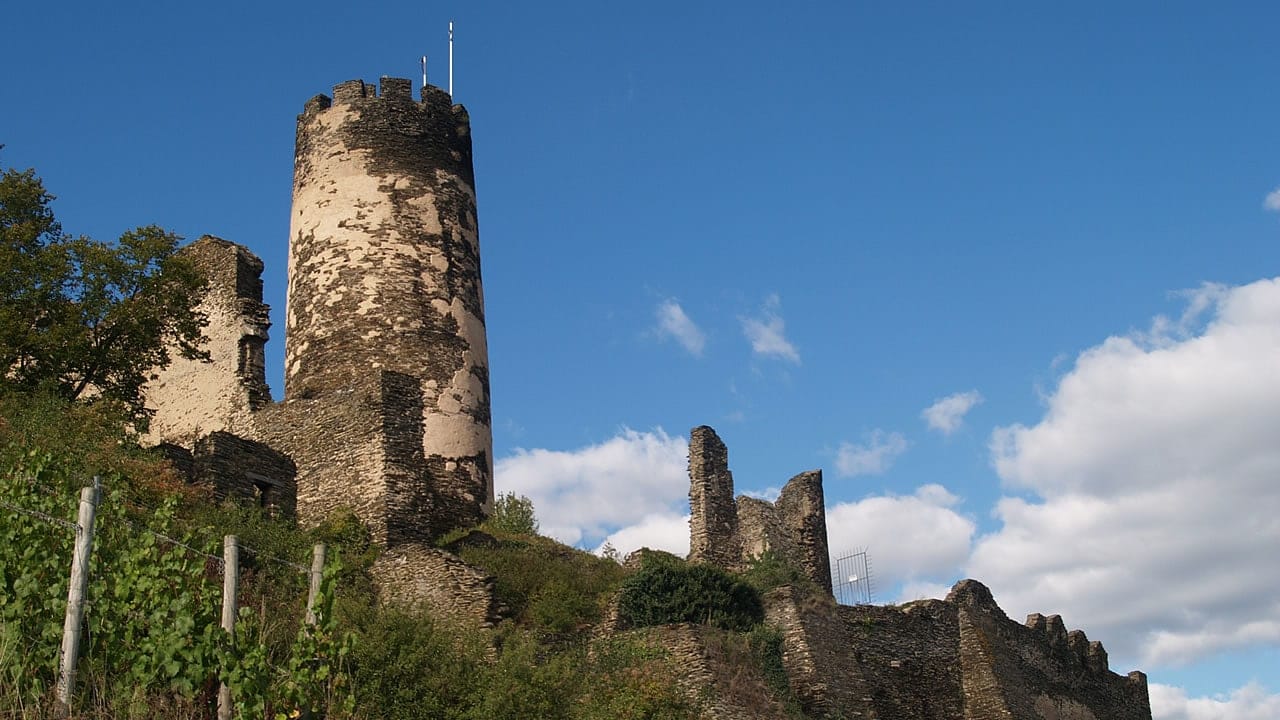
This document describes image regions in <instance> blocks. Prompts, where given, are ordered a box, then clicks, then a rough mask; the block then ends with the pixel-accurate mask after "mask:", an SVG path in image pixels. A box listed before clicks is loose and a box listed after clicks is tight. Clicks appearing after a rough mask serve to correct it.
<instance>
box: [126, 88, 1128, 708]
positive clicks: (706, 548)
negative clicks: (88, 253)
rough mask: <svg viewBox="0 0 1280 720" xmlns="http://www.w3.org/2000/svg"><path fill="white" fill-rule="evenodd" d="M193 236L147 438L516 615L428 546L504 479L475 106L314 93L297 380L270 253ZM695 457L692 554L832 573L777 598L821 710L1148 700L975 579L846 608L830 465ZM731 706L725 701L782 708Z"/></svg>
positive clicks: (405, 588) (387, 561)
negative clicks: (771, 472) (495, 411)
mask: <svg viewBox="0 0 1280 720" xmlns="http://www.w3.org/2000/svg"><path fill="white" fill-rule="evenodd" d="M182 252H184V253H185V254H187V256H188V257H190V258H191V259H192V260H193V261H194V262H195V263H196V265H197V266H199V268H200V269H201V270H202V271H203V272H204V274H205V275H206V277H207V278H208V281H209V285H208V290H207V292H206V296H205V298H204V301H203V303H202V305H201V310H202V311H203V312H204V313H206V314H207V316H208V317H209V321H210V322H209V325H208V328H207V329H206V334H207V336H208V342H207V344H206V345H205V349H207V350H208V351H209V353H210V356H211V360H210V361H209V362H201V361H194V360H187V359H182V358H178V359H175V360H174V362H173V364H172V365H170V366H169V367H168V368H166V369H165V370H163V371H161V372H158V373H157V374H156V375H155V377H154V378H153V380H152V382H151V383H150V384H149V385H148V387H147V389H146V394H147V398H148V405H149V406H150V407H152V408H153V409H154V410H155V416H154V418H153V420H152V423H151V427H150V430H149V432H148V436H147V439H148V440H149V441H150V442H151V443H152V444H154V445H157V446H158V447H159V448H160V450H161V451H163V452H164V453H165V454H166V455H167V456H168V457H170V458H171V459H173V461H174V462H175V465H176V466H177V467H178V468H179V469H180V470H182V471H183V472H185V473H186V474H187V476H188V477H189V478H191V479H192V480H193V481H194V482H198V483H202V484H205V485H208V486H209V487H211V488H212V489H213V491H214V494H215V496H216V497H218V498H238V499H244V500H250V501H253V502H257V503H259V504H260V505H262V506H264V507H266V508H268V509H270V510H271V511H273V512H277V513H280V514H284V515H295V514H296V516H297V518H298V519H299V520H300V521H301V522H302V523H303V524H304V525H310V524H315V523H318V522H320V521H321V520H323V519H324V518H325V517H326V516H327V515H328V514H329V513H330V512H332V511H334V510H336V509H338V508H340V507H347V508H351V509H352V510H354V511H355V513H356V514H357V515H358V516H359V517H360V519H361V520H362V521H363V522H364V523H366V524H367V525H368V527H369V528H370V531H371V533H372V535H373V538H374V540H375V541H376V542H378V543H380V544H381V545H382V546H383V547H384V548H385V550H386V551H385V552H384V553H383V554H382V556H381V557H380V558H379V560H378V561H377V563H376V564H375V566H374V568H373V571H374V574H375V577H376V578H377V579H378V582H379V584H380V587H381V588H382V590H383V594H384V598H386V599H388V600H390V601H391V602H398V603H405V604H414V603H423V604H425V605H426V606H427V607H428V608H429V609H431V610H432V611H433V612H435V613H438V614H446V615H453V616H455V617H457V618H459V619H462V620H469V621H473V622H476V623H478V624H481V625H492V624H494V623H496V622H499V621H500V620H501V618H502V617H503V613H504V608H503V607H502V606H501V605H500V603H498V601H497V595H496V593H495V592H494V588H493V579H492V578H490V577H488V576H487V575H486V574H485V573H483V572H482V571H479V570H477V569H476V568H472V567H470V566H468V565H466V564H465V563H464V562H462V561H461V560H460V559H459V558H458V557H457V556H454V555H451V554H450V553H447V552H445V551H443V550H440V549H437V548H434V547H431V545H430V543H431V542H432V541H433V540H435V539H436V538H438V537H440V536H441V535H443V534H445V533H447V532H449V531H451V530H453V529H456V528H460V527H468V526H472V525H475V524H477V523H478V522H479V521H480V520H481V519H483V517H484V516H485V514H486V513H487V512H488V510H489V509H490V508H491V506H492V502H493V492H494V490H493V457H492V455H493V451H492V445H493V441H492V433H491V426H490V410H489V374H488V350H487V344H486V339H485V324H484V299H483V291H482V288H481V282H480V255H479V239H478V233H477V222H476V200H475V183H474V177H473V171H472V161H471V135H470V122H469V118H468V116H467V112H466V110H465V109H464V108H463V107H462V106H461V105H455V104H453V103H452V99H451V98H450V97H449V95H448V94H447V93H445V92H444V91H443V90H440V89H439V88H435V87H430V86H428V87H425V88H423V89H422V92H421V96H420V99H418V100H414V99H412V97H411V88H410V83H409V81H408V80H401V79H395V78H383V79H382V81H381V87H380V88H375V87H374V86H372V85H369V84H366V83H364V82H363V81H360V80H353V81H350V82H345V83H342V84H340V85H337V86H336V87H335V88H334V91H333V96H332V98H330V97H327V96H324V95H318V96H316V97H314V98H312V99H311V100H309V101H308V102H307V103H306V104H305V106H304V109H303V112H302V114H301V115H300V116H299V118H298V131H297V145H296V152H295V168H294V191H293V207H292V212H291V223H290V245H289V273H288V277H289V279H288V299H287V312H286V318H287V319H286V323H285V344H286V349H285V363H286V367H285V388H284V398H283V400H282V401H280V402H272V400H271V394H270V390H269V388H268V387H267V382H266V376H265V362H264V356H263V348H264V345H265V343H266V340H267V330H268V328H269V325H270V323H269V320H268V308H267V306H266V305H265V304H263V298H262V281H261V273H262V269H263V266H262V262H261V261H260V260H259V259H258V258H257V257H255V256H254V255H253V254H252V253H250V252H249V251H248V250H247V249H245V248H244V247H242V246H240V245H236V244H234V243H231V242H227V241H225V240H221V239H218V238H213V237H208V236H206V237H203V238H200V239H199V240H197V241H196V242H194V243H192V244H191V245H189V246H188V247H186V248H184V249H183V251H182ZM689 473H690V492H689V500H690V506H691V521H690V554H689V560H690V561H691V562H703V563H709V564H712V565H716V566H719V567H722V568H726V569H729V570H743V569H745V568H747V567H748V566H749V565H750V564H751V562H752V561H753V560H754V559H756V558H759V557H762V556H766V555H771V556H773V557H776V558H778V559H781V560H782V561H784V562H787V563H789V564H790V565H792V566H793V567H794V568H796V569H797V570H798V571H799V572H800V573H801V574H802V575H803V576H804V577H805V578H807V579H808V580H809V581H811V582H812V586H811V587H816V588H818V591H817V593H816V594H814V593H812V592H811V591H809V590H806V589H805V588H799V587H794V586H783V587H780V588H776V589H774V590H772V591H770V592H769V593H767V594H766V595H765V597H764V604H765V608H766V614H767V617H768V620H769V622H770V623H771V624H773V625H774V626H776V627H777V628H779V629H780V630H781V633H782V663H783V668H784V670H785V672H786V675H787V678H788V681H789V684H790V687H791V689H792V691H793V692H794V693H795V695H796V697H797V698H798V699H799V701H800V702H801V704H802V705H803V707H804V709H805V710H806V711H808V712H810V713H812V714H814V715H816V716H821V717H844V718H868V719H871V718H875V719H877V720H892V719H897V718H901V719H904V720H905V719H907V718H931V719H932V718H936V719H938V720H986V719H988V718H990V719H993V720H994V719H997V718H999V719H1005V718H1012V719H1020V718H1042V719H1044V720H1149V718H1150V715H1151V711H1150V705H1149V701H1148V697H1147V686H1146V676H1145V675H1143V674H1142V673H1140V672H1133V673H1130V674H1129V675H1128V676H1127V677H1123V676H1120V675H1117V674H1115V673H1113V672H1111V671H1110V670H1109V669H1108V667H1107V654H1106V651H1105V649H1103V647H1102V645H1101V643H1098V642H1090V641H1088V639H1087V638H1086V637H1085V635H1084V633H1082V632H1080V631H1078V630H1076V631H1071V632H1067V631H1066V629H1065V626H1064V625H1063V623H1062V621H1061V618H1059V617H1058V616H1056V615H1055V616H1049V617H1044V616H1041V615H1032V616H1030V617H1029V618H1028V620H1027V623H1026V624H1025V625H1023V624H1019V623H1016V622H1014V621H1011V620H1010V619H1009V618H1007V617H1006V616H1005V615H1004V613H1003V612H1002V611H1001V610H1000V608H999V607H998V606H997V605H996V604H995V601H994V599H992V597H991V594H990V592H989V591H988V590H987V589H986V588H985V587H983V586H982V585H980V584H979V583H976V582H974V581H970V580H966V581H962V582H961V583H958V584H957V585H956V586H955V587H954V588H953V589H952V591H951V593H950V594H949V595H948V597H947V598H946V599H945V600H925V601H919V602H915V603H908V604H906V605H903V606H901V607H875V606H855V607H844V606H838V605H836V604H835V603H834V601H833V600H832V598H831V597H830V594H831V587H832V582H831V568H830V559H829V552H828V545H827V528H826V511H825V500H824V496H823V488H822V472H821V471H820V470H812V471H808V472H803V473H800V474H799V475H796V476H795V477H793V478H792V479H791V480H790V481H789V482H787V483H786V485H785V486H784V487H783V489H782V490H781V492H780V493H779V496H778V498H777V500H776V501H775V502H772V503H771V502H766V501H764V500H759V499H756V498H751V497H746V496H739V497H737V498H736V499H735V497H734V488H733V475H732V473H731V471H730V469H729V456H728V449H727V448H726V447H725V444H724V442H722V441H721V439H720V438H719V437H718V436H717V435H716V433H715V431H714V430H712V429H711V428H710V427H706V426H700V427H697V428H694V429H693V431H692V433H691V437H690V442H689ZM806 593H809V594H806ZM657 630H658V631H659V632H657V633H656V635H657V636H660V637H665V638H666V640H664V642H665V647H667V648H668V649H669V650H670V651H671V654H672V657H673V658H674V660H675V661H676V662H677V663H680V664H681V665H682V666H683V667H685V669H686V670H687V671H688V675H689V677H691V678H695V679H697V678H702V679H703V680H702V681H705V682H710V680H707V678H708V677H710V676H711V675H712V674H713V673H711V669H710V655H709V653H708V652H707V647H706V645H705V643H704V639H703V635H704V632H703V630H699V629H697V628H688V627H683V626H669V627H667V628H659V629H657ZM704 630H705V629H704ZM702 681H700V682H702ZM722 705H723V706H724V707H723V708H722V709H720V710H715V711H712V712H710V713H709V717H723V718H732V717H774V716H775V715H771V714H769V713H767V712H764V710H763V709H762V708H741V709H740V711H739V710H734V709H732V708H731V706H733V703H732V702H727V703H722ZM762 712H763V713H764V714H761V713H762ZM779 713H781V710H779ZM776 716H777V717H781V716H782V715H781V714H778V715H776Z"/></svg>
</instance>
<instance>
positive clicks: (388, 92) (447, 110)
mask: <svg viewBox="0 0 1280 720" xmlns="http://www.w3.org/2000/svg"><path fill="white" fill-rule="evenodd" d="M379 100H383V101H388V102H414V100H413V81H411V80H409V79H408V78H393V77H385V76H384V77H383V78H381V79H380V80H379V83H378V85H375V84H373V83H367V82H365V81H363V80H347V81H346V82H341V83H338V84H337V85H334V86H333V95H332V97H330V96H328V95H324V94H320V95H315V96H313V97H312V98H311V99H310V100H307V102H306V103H305V104H304V105H303V106H302V114H303V115H304V116H305V115H311V114H313V113H317V112H320V111H323V110H328V109H329V108H331V107H333V106H334V105H349V104H353V103H362V102H368V101H379ZM417 104H418V105H419V106H420V107H424V108H426V109H427V110H428V111H429V112H430V114H431V115H433V116H440V117H443V116H448V115H452V116H453V117H454V118H456V119H457V120H459V122H462V123H467V124H470V115H469V114H468V113H467V110H466V108H465V107H463V106H462V105H461V104H456V103H454V102H453V97H452V96H451V95H449V93H448V92H447V91H446V90H444V89H442V88H438V87H436V86H435V85H430V84H428V85H426V86H424V87H423V88H422V89H420V90H419V91H418V100H417Z"/></svg>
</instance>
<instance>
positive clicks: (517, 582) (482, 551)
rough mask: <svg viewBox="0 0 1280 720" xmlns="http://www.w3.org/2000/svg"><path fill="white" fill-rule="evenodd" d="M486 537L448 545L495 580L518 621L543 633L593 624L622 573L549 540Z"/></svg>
mask: <svg viewBox="0 0 1280 720" xmlns="http://www.w3.org/2000/svg"><path fill="white" fill-rule="evenodd" d="M476 535H477V536H479V534H476ZM485 537H487V536H485ZM490 539H492V542H483V543H466V542H459V543H457V544H455V545H453V546H451V547H453V548H454V551H455V552H457V554H458V555H459V556H460V557H461V558H462V559H463V560H465V561H466V562H468V563H470V564H472V565H475V566H477V567H480V568H483V569H484V570H486V571H488V572H489V573H492V574H493V575H494V576H495V577H496V578H497V583H496V589H497V592H498V598H499V599H500V600H501V601H502V603H503V604H504V605H506V606H507V608H508V609H509V610H510V611H511V615H512V617H514V618H515V620H516V622H517V623H518V624H520V625H522V626H524V627H528V628H531V629H534V630H536V631H538V632H540V633H541V634H544V635H565V634H573V633H577V632H580V631H583V630H585V629H586V628H588V627H589V626H590V625H591V624H593V623H595V622H597V621H598V620H599V619H600V616H601V614H602V613H603V611H604V607H605V603H606V602H607V601H608V598H609V597H610V595H612V593H613V591H614V590H615V589H616V588H617V587H618V584H619V582H620V581H621V579H622V576H623V575H624V573H625V572H626V571H625V570H624V569H623V568H622V567H621V566H620V565H618V564H617V563H616V562H613V561H612V560H606V559H604V558H599V557H596V556H595V555H592V554H590V553H587V552H583V551H581V550H575V549H573V548H571V547H567V546H565V545H561V544H560V543H558V542H556V541H554V540H552V539H550V538H544V537H527V536H505V537H501V538H490Z"/></svg>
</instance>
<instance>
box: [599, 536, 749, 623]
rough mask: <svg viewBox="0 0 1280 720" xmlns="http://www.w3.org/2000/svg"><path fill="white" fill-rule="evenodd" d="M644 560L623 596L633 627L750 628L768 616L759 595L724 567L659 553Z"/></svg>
mask: <svg viewBox="0 0 1280 720" xmlns="http://www.w3.org/2000/svg"><path fill="white" fill-rule="evenodd" d="M641 563H642V564H641V566H640V570H639V571H638V572H636V574H634V575H632V576H631V577H629V578H627V579H626V581H625V582H624V583H623V584H622V593H621V595H619V597H618V616H619V618H620V619H621V620H622V621H623V622H625V623H626V624H627V625H630V626H631V627H648V626H650V625H666V624H668V623H680V622H689V623H703V624H707V625H715V626H717V627H721V628H724V629H726V630H749V629H751V628H752V627H754V626H755V625H757V624H759V623H760V622H762V621H763V620H764V605H763V604H762V602H761V600H760V593H759V592H757V591H756V589H755V588H753V587H751V586H750V585H748V584H747V583H745V582H743V581H741V580H738V579H736V578H734V577H733V576H732V575H730V574H729V573H727V572H725V571H724V570H721V569H720V568H717V567H713V566H711V565H700V564H692V565H691V564H686V563H684V562H682V561H680V560H678V559H671V558H668V557H664V556H662V555H659V554H657V553H646V554H645V555H644V556H643V560H642V561H641Z"/></svg>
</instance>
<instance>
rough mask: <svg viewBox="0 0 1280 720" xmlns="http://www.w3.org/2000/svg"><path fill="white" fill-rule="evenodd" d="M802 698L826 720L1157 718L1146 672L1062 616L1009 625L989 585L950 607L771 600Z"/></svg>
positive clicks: (788, 597) (956, 594)
mask: <svg viewBox="0 0 1280 720" xmlns="http://www.w3.org/2000/svg"><path fill="white" fill-rule="evenodd" d="M765 607H766V612H767V616H768V619H769V622H771V623H773V624H775V625H776V626H778V627H779V628H780V629H781V630H782V632H783V664H784V667H785V668H786V670H787V674H788V678H789V679H790V682H791V686H792V690H793V692H795V694H796V695H797V697H799V698H800V700H801V702H802V704H803V705H804V707H805V708H806V709H807V710H809V711H810V712H812V713H814V714H816V715H819V716H830V715H834V714H836V713H837V712H838V713H842V714H843V717H846V718H850V717H863V718H876V719H877V720H914V719H916V718H925V719H937V720H996V719H998V718H1007V719H1010V720H1023V719H1029V720H1033V719H1039V720H1150V717H1151V708H1150V703H1149V700H1148V697H1147V686H1146V676H1144V675H1143V674H1142V673H1140V672H1134V673H1130V674H1129V676H1128V677H1123V676H1120V675H1117V674H1115V673H1113V672H1111V671H1110V670H1108V669H1107V668H1106V651H1105V650H1104V649H1103V648H1102V646H1101V644H1100V643H1096V642H1095V643H1090V642H1089V641H1088V640H1087V638H1085V637H1084V634H1083V633H1081V632H1079V631H1073V632H1071V633H1068V632H1066V630H1065V628H1063V626H1062V623H1061V620H1060V619H1056V616H1055V617H1054V618H1044V617H1043V616H1040V615H1032V616H1031V617H1030V618H1029V619H1028V624H1027V625H1021V624H1019V623H1016V622H1013V621H1011V620H1009V619H1008V618H1007V617H1006V616H1005V615H1004V612H1003V611H1001V610H1000V608H999V606H997V605H996V603H995V600H994V599H992V597H991V593H990V591H989V590H987V588H986V587H984V586H983V585H982V584H981V583H978V582H975V581H973V580H965V581H961V582H960V583H957V584H956V586H955V587H954V588H953V589H952V591H951V593H950V594H949V595H948V596H947V599H946V600H923V601H918V602H914V603H908V604H906V605H903V606H901V607H882V606H867V605H860V606H853V607H846V606H836V605H834V603H832V602H831V601H830V599H829V598H821V599H819V598H812V597H805V596H803V595H801V594H798V593H797V591H796V590H794V589H793V588H790V587H783V588H777V589H775V590H773V591H771V592H769V593H768V594H767V595H766V596H765Z"/></svg>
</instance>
